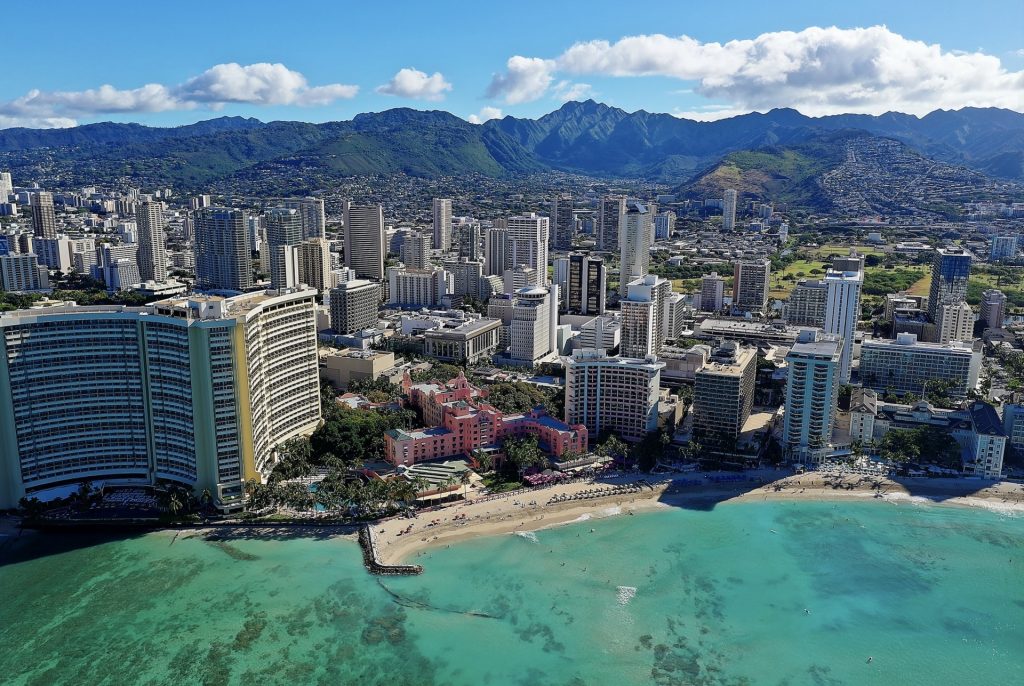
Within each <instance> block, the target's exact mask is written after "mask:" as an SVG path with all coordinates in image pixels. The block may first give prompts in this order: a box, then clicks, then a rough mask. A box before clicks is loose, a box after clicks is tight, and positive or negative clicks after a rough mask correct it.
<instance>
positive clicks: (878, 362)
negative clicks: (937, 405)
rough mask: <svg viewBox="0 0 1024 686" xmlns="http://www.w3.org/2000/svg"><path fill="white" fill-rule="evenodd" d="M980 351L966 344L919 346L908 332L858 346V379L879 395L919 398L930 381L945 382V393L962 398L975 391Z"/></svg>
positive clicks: (913, 336)
mask: <svg viewBox="0 0 1024 686" xmlns="http://www.w3.org/2000/svg"><path fill="white" fill-rule="evenodd" d="M980 371H981V352H980V351H975V350H974V346H973V345H971V344H970V343H963V342H960V341H955V342H953V343H945V344H942V343H922V342H920V341H918V340H917V336H915V335H914V334H912V333H901V334H897V336H896V340H894V341H892V340H870V341H868V340H866V341H864V343H862V344H861V347H860V380H861V383H862V384H863V386H864V387H865V388H870V389H872V390H875V391H878V392H879V393H896V394H899V395H903V394H905V393H913V394H914V395H917V396H920V395H924V393H925V392H926V391H927V390H928V383H929V382H931V381H948V382H950V384H951V385H950V388H949V389H948V391H947V392H948V393H949V395H950V396H952V397H955V398H963V397H964V396H966V395H967V391H969V390H971V389H973V388H976V387H977V385H978V375H979V373H980Z"/></svg>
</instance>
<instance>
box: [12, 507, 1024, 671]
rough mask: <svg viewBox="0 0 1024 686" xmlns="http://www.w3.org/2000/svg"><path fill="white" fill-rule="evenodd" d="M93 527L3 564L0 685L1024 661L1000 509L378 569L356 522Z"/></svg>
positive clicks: (650, 517) (855, 512)
mask: <svg viewBox="0 0 1024 686" xmlns="http://www.w3.org/2000/svg"><path fill="white" fill-rule="evenodd" d="M591 529H593V530H594V531H593V532H591ZM772 530H774V531H775V532H776V533H772ZM172 540H173V544H172ZM84 543H86V541H83V540H81V539H79V540H78V542H77V545H76V544H75V542H74V541H71V540H69V539H65V538H62V537H55V536H45V537H37V538H36V539H35V540H34V541H32V542H31V545H29V546H25V547H24V548H23V549H22V550H21V552H20V553H19V554H18V556H17V557H16V558H15V559H10V556H8V558H7V559H5V564H4V565H3V566H0V598H2V601H0V683H4V684H19V685H20V684H39V685H43V684H46V685H49V684H211V685H213V684H218V685H219V684H254V685H255V684H367V685H368V684H381V685H384V684H388V685H399V684H416V685H424V686H426V685H430V684H453V685H455V684H458V685H462V684H495V685H500V684H531V685H532V684H538V685H539V684H551V685H556V684H557V685H566V686H582V685H585V684H616V685H619V684H621V685H627V686H628V685H632V684H665V685H670V684H671V685H675V684H700V685H708V686H710V685H720V684H780V685H781V684H789V685H792V686H796V685H800V684H823V685H832V684H929V685H932V684H960V685H963V684H1012V683H1021V678H1022V675H1024V518H1021V517H1019V516H1018V517H1006V516H1001V515H998V514H995V513H992V512H986V511H974V510H966V509H959V508H952V507H937V506H916V505H912V504H900V505H898V506H897V505H893V504H887V503H877V502H866V503H849V502H846V503H825V502H822V503H791V502H767V503H737V504H724V505H719V506H717V507H716V508H715V509H714V510H711V511H694V510H670V511H659V512H657V513H652V514H644V515H639V516H633V517H613V518H608V519H602V520H595V521H589V522H585V523H581V524H575V525H572V526H567V527H562V528H558V529H551V530H545V531H540V532H537V533H536V534H535V535H524V536H513V535H508V536H500V537H494V538H489V539H478V540H474V541H470V542H467V543H463V544H459V545H456V546H453V547H452V548H451V549H438V550H432V551H430V552H428V553H425V554H424V555H422V556H421V557H420V558H418V560H417V561H418V562H420V563H422V564H423V565H424V567H425V568H426V572H425V574H424V575H423V576H420V577H414V578H401V579H394V578H391V579H383V580H378V579H376V578H373V577H370V576H368V575H367V574H366V573H365V572H364V571H363V569H362V567H361V566H360V556H359V551H358V548H357V547H356V545H355V544H354V543H352V542H350V541H347V540H338V539H333V540H314V539H308V538H291V539H282V540H253V539H236V540H232V541H230V542H220V543H211V542H208V541H204V540H202V539H201V538H196V537H192V538H185V537H183V536H178V537H177V539H173V535H172V534H166V533H160V534H150V535H146V536H140V537H135V538H131V539H127V540H117V541H103V540H100V539H92V540H89V541H88V543H89V545H84ZM563 563H564V565H563ZM869 657H870V658H872V659H871V661H870V662H869V661H868V658H869Z"/></svg>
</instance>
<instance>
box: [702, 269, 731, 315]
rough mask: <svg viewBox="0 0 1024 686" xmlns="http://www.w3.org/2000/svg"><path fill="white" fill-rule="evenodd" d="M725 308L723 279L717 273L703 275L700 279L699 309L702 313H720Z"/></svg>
mask: <svg viewBox="0 0 1024 686" xmlns="http://www.w3.org/2000/svg"><path fill="white" fill-rule="evenodd" d="M724 306H725V279H723V278H722V277H721V276H719V275H718V272H711V273H710V274H705V275H704V276H702V277H701V279H700V309H701V311H703V312H721V310H722V308H723V307H724Z"/></svg>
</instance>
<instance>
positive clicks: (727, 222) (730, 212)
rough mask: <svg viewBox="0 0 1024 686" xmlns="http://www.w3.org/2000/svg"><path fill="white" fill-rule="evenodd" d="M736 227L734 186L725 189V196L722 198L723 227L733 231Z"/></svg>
mask: <svg viewBox="0 0 1024 686" xmlns="http://www.w3.org/2000/svg"><path fill="white" fill-rule="evenodd" d="M735 228H736V191H735V189H732V188H727V189H726V190H725V197H724V198H723V200H722V229H723V230H725V231H732V230H733V229H735Z"/></svg>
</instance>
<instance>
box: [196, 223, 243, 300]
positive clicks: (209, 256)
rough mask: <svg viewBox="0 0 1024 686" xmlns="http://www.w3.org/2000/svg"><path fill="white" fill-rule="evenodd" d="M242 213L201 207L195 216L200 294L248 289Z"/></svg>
mask: <svg viewBox="0 0 1024 686" xmlns="http://www.w3.org/2000/svg"><path fill="white" fill-rule="evenodd" d="M245 219H246V217H245V212H243V211H242V210H237V209H232V208H229V207H205V208H202V209H200V210H198V211H197V212H196V217H195V228H196V243H195V252H196V286H197V287H198V288H200V289H203V290H227V291H244V290H248V289H250V288H252V285H253V280H252V250H251V247H250V243H249V232H248V231H247V230H246V222H245Z"/></svg>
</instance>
